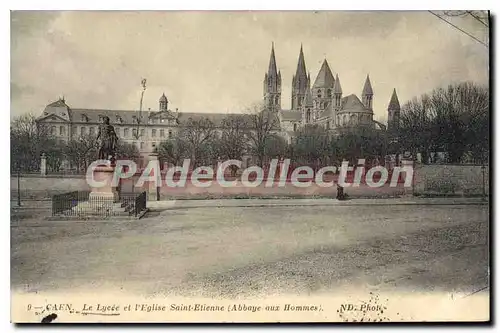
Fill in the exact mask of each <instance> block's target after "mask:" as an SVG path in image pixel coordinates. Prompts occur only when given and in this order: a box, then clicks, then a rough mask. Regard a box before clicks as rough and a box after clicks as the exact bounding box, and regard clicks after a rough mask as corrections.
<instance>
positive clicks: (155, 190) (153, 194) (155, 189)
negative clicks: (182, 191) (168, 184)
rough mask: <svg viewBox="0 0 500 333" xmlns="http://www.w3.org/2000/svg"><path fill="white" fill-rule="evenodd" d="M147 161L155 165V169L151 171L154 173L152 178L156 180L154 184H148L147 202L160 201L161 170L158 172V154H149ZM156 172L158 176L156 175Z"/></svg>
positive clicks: (151, 182) (152, 182)
mask: <svg viewBox="0 0 500 333" xmlns="http://www.w3.org/2000/svg"><path fill="white" fill-rule="evenodd" d="M149 161H150V162H153V163H155V165H156V166H157V167H156V168H154V169H153V173H154V177H155V178H156V182H155V181H150V182H149V186H148V200H151V201H158V200H160V195H159V194H160V193H159V186H161V170H160V163H159V161H158V154H157V153H151V154H149ZM157 172H158V173H159V174H157Z"/></svg>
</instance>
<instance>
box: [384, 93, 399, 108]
mask: <svg viewBox="0 0 500 333" xmlns="http://www.w3.org/2000/svg"><path fill="white" fill-rule="evenodd" d="M387 109H390V110H400V109H401V106H400V105H399V99H398V95H397V94H396V88H394V90H393V92H392V96H391V101H390V102H389V106H388V107H387Z"/></svg>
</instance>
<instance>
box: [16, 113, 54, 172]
mask: <svg viewBox="0 0 500 333" xmlns="http://www.w3.org/2000/svg"><path fill="white" fill-rule="evenodd" d="M49 130H50V129H49V128H48V127H46V126H43V125H41V124H39V123H38V122H37V120H36V118H35V116H34V115H32V114H27V115H22V116H19V117H17V118H15V119H14V120H13V121H12V123H11V128H10V144H11V168H12V169H18V170H22V171H31V172H32V171H38V170H39V168H40V155H41V154H42V153H45V154H46V156H47V161H48V164H49V168H51V167H52V168H56V167H58V165H60V163H61V147H62V145H61V143H59V142H58V141H57V139H56V138H55V137H53V136H52V135H50V132H49Z"/></svg>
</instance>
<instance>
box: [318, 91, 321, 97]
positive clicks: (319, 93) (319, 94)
mask: <svg viewBox="0 0 500 333" xmlns="http://www.w3.org/2000/svg"><path fill="white" fill-rule="evenodd" d="M318 98H321V89H318Z"/></svg>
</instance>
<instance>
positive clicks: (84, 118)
mask: <svg viewBox="0 0 500 333" xmlns="http://www.w3.org/2000/svg"><path fill="white" fill-rule="evenodd" d="M82 121H83V122H86V123H87V122H88V121H89V117H87V115H86V114H82Z"/></svg>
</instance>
